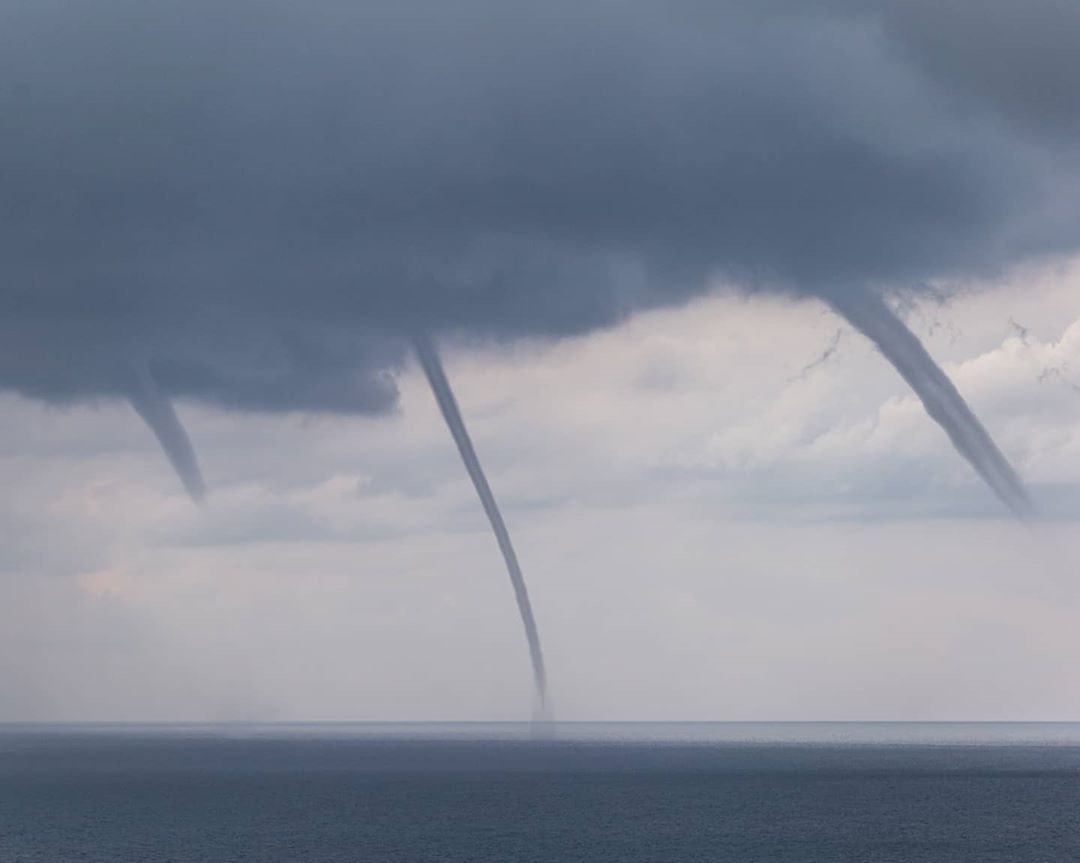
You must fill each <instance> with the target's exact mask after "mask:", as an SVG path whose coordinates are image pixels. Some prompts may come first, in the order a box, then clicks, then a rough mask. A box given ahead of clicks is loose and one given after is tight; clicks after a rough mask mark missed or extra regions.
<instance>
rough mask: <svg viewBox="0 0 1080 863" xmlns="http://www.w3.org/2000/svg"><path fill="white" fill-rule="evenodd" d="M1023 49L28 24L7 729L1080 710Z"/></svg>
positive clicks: (1062, 125) (1055, 268)
mask: <svg viewBox="0 0 1080 863" xmlns="http://www.w3.org/2000/svg"><path fill="white" fill-rule="evenodd" d="M1018 8H1019V7H1018V5H1017V4H1015V3H1011V2H1005V0H986V2H982V3H975V2H952V0H944V2H929V0H928V2H922V0H910V2H888V0H880V2H868V3H858V4H856V3H847V2H841V0H836V2H822V3H817V4H806V3H799V2H794V0H792V2H783V0H771V2H749V0H746V2H735V0H723V2H712V3H700V2H690V0H686V2H681V0H676V2H672V3H667V4H663V5H662V6H661V5H660V4H653V3H643V2H628V3H611V2H596V3H586V4H581V3H573V4H572V3H566V2H562V0H554V2H549V3H544V4H526V3H518V2H506V0H502V2H493V0H463V2H456V3H452V4H449V3H442V2H433V0H432V2H426V0H405V2H402V0H397V2H393V3H391V2H376V0H371V2H361V3H353V4H345V3H336V2H327V0H314V2H311V3H307V4H304V6H303V7H302V9H301V7H298V6H297V5H295V4H291V3H284V2H275V0H263V2H240V0H226V2H216V3H212V4H211V3H204V2H192V3H188V4H182V5H181V4H176V3H168V2H140V3H135V2H125V0H104V2H99V3H95V4H93V6H90V5H86V4H65V3H57V2H42V0H34V2H29V0H9V2H4V3H3V4H2V5H0V109H2V112H3V116H5V117H7V118H16V119H17V122H12V123H10V125H9V128H6V130H5V133H4V135H3V136H0V166H2V167H0V183H2V184H3V188H4V194H3V196H2V198H0V227H2V234H0V237H2V239H0V250H2V254H0V273H2V275H3V279H2V280H0V428H2V429H3V434H2V435H0V464H2V465H3V476H4V480H5V486H6V494H5V495H4V496H3V499H2V501H0V540H2V541H0V721H21V720H53V721H76V720H192V721H210V720H354V719H355V720H445V719H493V720H503V719H522V718H527V717H528V716H529V715H530V710H531V709H532V705H533V704H534V699H535V698H536V696H537V693H539V695H540V700H541V701H542V700H543V695H544V686H545V681H546V685H547V686H548V687H549V692H550V695H551V699H552V703H553V704H554V705H555V708H556V709H557V715H558V717H559V719H583V720H584V719H596V720H635V719H642V720H692V719H717V720H720V719H732V720H743V719H791V720H797V719H838V720H839V719H897V720H923V719H943V720H944V719H964V720H983V719H1025V720H1026V719H1031V720H1042V719H1078V718H1080V690H1078V689H1077V687H1076V686H1075V682H1074V678H1075V673H1074V667H1075V661H1076V657H1077V656H1078V655H1080V635H1077V627H1076V626H1075V621H1076V616H1077V612H1078V611H1080V589H1078V587H1077V585H1076V583H1075V573H1076V572H1077V571H1080V570H1078V564H1080V532H1078V531H1077V529H1076V527H1077V520H1078V519H1080V240H1078V237H1080V152H1078V150H1077V148H1076V146H1075V139H1076V134H1077V131H1078V129H1080V97H1078V90H1077V88H1076V87H1075V86H1074V82H1075V81H1077V80H1080V6H1077V5H1076V4H1075V3H1072V2H1066V0H1034V2H1029V3H1025V4H1023V16H1022V17H1021V16H1020V14H1019V13H1018ZM976 46H977V48H976ZM1021 71H1022V73H1021ZM478 498H479V499H478ZM493 531H494V534H495V537H494V538H493V536H492V533H493ZM511 536H512V537H513V540H512V544H511V539H510V537H511ZM500 552H501V554H500ZM519 564H520V566H519ZM508 575H509V578H508ZM526 584H527V591H526V588H525V585H526ZM541 644H542V645H543V648H542V655H541V647H540V645H541ZM530 669H531V671H530Z"/></svg>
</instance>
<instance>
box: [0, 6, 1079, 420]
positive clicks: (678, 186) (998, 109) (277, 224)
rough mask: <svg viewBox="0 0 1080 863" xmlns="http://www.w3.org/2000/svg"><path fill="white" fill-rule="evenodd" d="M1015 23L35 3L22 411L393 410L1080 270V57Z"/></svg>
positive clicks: (23, 121) (8, 23) (8, 133)
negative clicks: (552, 371) (901, 300)
mask: <svg viewBox="0 0 1080 863" xmlns="http://www.w3.org/2000/svg"><path fill="white" fill-rule="evenodd" d="M990 6H991V7H992V9H991V11H990V12H988V13H987V14H983V12H984V8H985V7H984V6H983V4H980V3H976V2H974V0H971V2H965V3H957V2H950V3H942V4H929V3H913V4H892V3H882V4H879V5H874V4H858V5H856V4H848V3H822V4H819V5H816V6H813V8H809V6H808V4H796V3H784V2H774V3H765V4H758V3H749V2H744V3H740V2H714V3H698V2H676V3H666V4H643V3H612V2H596V3H588V4H580V3H575V4H571V3H568V2H560V0H555V2H551V3H545V4H532V3H529V4H526V3H518V2H505V0H501V2H494V0H464V2H456V3H443V2H433V0H432V2H426V0H404V2H402V0H396V2H393V3H391V2H363V3H356V4H347V3H338V2H328V0H315V2H312V3H306V4H304V5H303V6H302V7H301V6H297V5H296V4H293V3H285V2H274V0H263V2H241V0H226V2H217V3H213V4H209V3H200V2H195V3H185V4H180V3H167V2H140V3H135V2H129V0H107V2H102V3H96V4H93V5H89V4H70V3H59V2H41V0H35V1H34V2H28V0H17V2H10V3H7V4H5V5H4V7H3V9H2V10H0V58H2V59H0V81H2V82H3V83H2V84H0V111H2V112H3V116H5V117H7V118H9V120H10V121H11V122H9V124H8V125H7V128H6V130H5V134H4V136H3V137H2V139H0V165H2V166H3V168H2V169H0V170H2V176H0V181H2V184H3V189H4V194H3V196H2V197H0V227H2V236H3V239H2V240H0V242H2V244H3V248H2V256H0V260H2V261H3V264H2V267H3V275H4V279H3V281H2V283H0V328H2V330H0V386H4V387H7V388H12V389H16V390H19V391H21V392H23V393H26V394H29V395H32V396H36V397H42V398H46V399H51V400H57V399H70V398H80V397H87V396H96V395H103V394H104V395H108V394H115V395H124V394H126V393H125V390H124V387H125V386H126V383H127V380H128V377H127V375H128V374H129V370H130V368H131V363H132V362H135V363H145V364H147V367H149V368H150V369H151V370H152V372H153V375H154V380H155V381H156V382H157V385H158V387H159V388H160V390H161V392H162V393H163V394H164V395H165V396H169V395H172V396H177V395H180V396H191V397H197V398H201V399H204V400H208V401H212V402H217V403H220V404H224V405H227V406H230V407H236V408H240V409H250V410H326V411H348V412H379V411H384V410H386V409H388V408H390V407H391V406H392V405H393V404H394V402H395V398H396V390H395V386H394V382H393V372H394V370H395V369H396V368H397V367H398V366H399V365H400V363H401V362H402V360H403V357H404V355H405V354H404V349H403V342H402V341H401V340H400V338H399V336H400V335H401V334H402V333H407V332H411V331H413V330H414V329H415V328H416V327H424V328H426V329H429V330H433V331H439V330H445V329H461V328H464V329H468V330H470V331H473V332H476V333H480V334H487V335H493V336H496V337H511V336H514V335H517V334H547V335H561V334H568V333H579V332H583V331H587V330H589V329H591V328H594V327H598V326H603V325H607V324H610V323H611V322H613V321H616V320H618V319H619V318H620V317H622V316H624V315H626V314H628V313H630V312H632V311H633V310H634V309H636V308H640V307H645V306H651V305H657V304H663V303H671V302H679V301H681V300H683V299H685V298H686V297H689V296H692V295H693V294H695V293H698V292H702V291H704V290H705V289H706V286H707V283H708V281H709V277H710V276H713V275H717V276H722V277H724V278H726V279H728V280H732V281H734V282H736V283H738V284H741V285H742V286H743V287H744V288H746V289H763V288H764V289H777V290H785V291H792V292H804V293H823V292H826V291H829V292H836V291H863V290H869V289H873V290H878V289H881V288H885V287H889V288H893V289H897V288H901V289H902V288H904V287H905V286H909V285H913V284H917V283H918V282H919V281H920V280H924V279H928V278H932V277H935V276H942V275H946V274H958V273H959V274H965V273H975V272H981V271H986V270H988V269H992V268H994V267H997V266H1001V265H1004V264H1008V263H1009V262H1011V261H1013V260H1015V259H1017V258H1018V257H1021V256H1024V255H1029V254H1033V253H1038V252H1043V251H1055V250H1058V249H1061V248H1063V247H1065V246H1066V245H1067V244H1068V243H1069V242H1071V241H1072V237H1071V236H1070V234H1075V229H1076V227H1077V220H1076V219H1075V210H1074V207H1075V205H1074V204H1073V203H1072V202H1073V201H1074V200H1075V198H1073V197H1071V196H1070V194H1069V193H1070V191H1071V189H1073V188H1075V185H1074V180H1075V172H1073V169H1074V168H1075V164H1074V162H1073V161H1071V159H1070V156H1069V154H1068V153H1067V152H1065V151H1064V150H1063V148H1061V147H1060V135H1059V130H1060V129H1062V128H1066V127H1069V126H1070V125H1072V124H1075V122H1076V121H1077V106H1076V103H1075V94H1074V93H1073V91H1072V89H1071V88H1070V87H1068V86H1067V85H1066V83H1065V82H1064V81H1063V80H1062V75H1063V74H1064V73H1065V72H1069V71H1071V69H1072V67H1074V66H1075V65H1076V61H1075V59H1074V58H1075V57H1076V56H1077V55H1080V50H1077V51H1075V52H1069V51H1066V50H1064V48H1063V47H1061V46H1062V44H1063V41H1064V42H1070V40H1071V41H1077V40H1080V36H1077V35H1076V34H1077V30H1076V29H1075V28H1074V29H1073V30H1072V31H1068V30H1064V29H1063V28H1062V26H1061V23H1062V16H1065V17H1068V16H1069V15H1070V14H1071V13H1070V12H1069V10H1068V7H1067V5H1065V4H1062V3H1055V2H1052V0H1039V2H1036V3H1034V4H1031V5H1025V9H1028V10H1029V12H1028V14H1027V15H1026V17H1025V18H1024V20H1023V22H1022V26H1019V27H1013V26H1012V25H1011V24H1010V23H1009V22H1008V20H1006V17H1003V16H1008V14H1009V12H1008V10H1009V6H1008V4H1005V3H1003V2H998V3H993V4H990ZM1002 21H1004V22H1005V23H1004V24H1003V23H1001V22H1002ZM1070 32H1071V35H1070ZM969 33H970V34H971V39H970V40H968V41H965V35H966V34H969ZM1014 36H1015V37H1016V39H1020V41H1021V44H1019V45H1017V44H1014V41H1015V39H1014ZM1044 38H1045V39H1047V40H1049V42H1048V44H1050V45H1052V46H1055V47H1054V50H1053V51H1052V52H1051V53H1052V56H1043V55H1041V54H1039V52H1038V51H1036V47H1037V45H1038V43H1039V40H1040V39H1044ZM959 44H963V45H965V46H966V47H965V50H964V51H962V52H958V51H954V50H952V46H954V45H959ZM980 45H985V49H986V50H985V51H982V50H980V49H979V46H980ZM1025 45H1030V46H1032V47H1031V49H1030V50H1026V49H1025V47H1024V46H1025ZM1002 46H1004V48H1007V49H1008V50H1009V51H1011V52H1012V54H1011V55H1010V58H1009V59H1011V60H1012V61H1013V62H1012V63H1011V66H1012V68H1013V69H1014V70H1015V69H1018V66H1017V63H1018V62H1019V61H1022V60H1024V59H1025V58H1026V59H1027V60H1030V61H1031V62H1030V64H1029V66H1028V67H1026V72H1025V74H1027V73H1030V75H1031V76H1034V80H1035V81H1042V83H1043V84H1045V87H1043V88H1042V89H1041V90H1040V92H1042V93H1043V94H1044V95H1043V98H1042V101H1039V102H1038V103H1037V104H1033V103H1031V102H1030V100H1028V99H1026V98H1023V92H1021V91H1022V88H1020V84H1019V83H1017V82H1018V81H1019V80H1020V78H1021V77H1022V76H1021V73H1020V72H1019V71H1016V72H1015V75H1014V76H1010V72H1009V66H1008V65H1005V64H999V63H996V62H994V59H993V57H992V56H990V55H992V54H993V52H994V51H996V50H999V49H1002ZM1066 47H1072V46H1071V45H1068V46H1066ZM1077 47H1078V48H1080V46H1077ZM1025 51H1026V53H1025ZM1024 80H1025V81H1028V82H1029V84H1028V85H1029V86H1036V84H1034V83H1030V81H1031V79H1030V78H1025V79H1024ZM1075 80H1076V76H1075V75H1072V76H1071V77H1070V78H1069V81H1075ZM1018 88H1020V89H1018ZM1018 93H1019V95H1018ZM1025 106H1027V107H1025ZM1051 179H1052V180H1053V181H1052V182H1051ZM1070 184H1073V185H1070Z"/></svg>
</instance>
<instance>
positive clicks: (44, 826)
mask: <svg viewBox="0 0 1080 863" xmlns="http://www.w3.org/2000/svg"><path fill="white" fill-rule="evenodd" d="M578 860H580V861H620V863H625V861H747V863H750V861H790V863H795V861H799V863H803V861H805V863H811V861H812V863H823V861H853V863H855V861H858V863H878V861H882V863H884V861H895V863H915V861H934V863H942V861H980V862H981V863H982V861H1025V863H1039V861H1047V863H1051V861H1052V863H1061V861H1080V725H1071V724H1045V725H1043V724H1000V725H999V724H986V725H983V724H980V725H966V724H943V725H935V724H930V725H921V724H910V725H909V724H874V723H870V724H801V723H800V724H700V725H699V724H677V725H668V724H648V725H646V724H625V725H624V724H612V725H595V724H575V723H571V724H567V725H562V724H560V725H558V726H555V727H550V728H547V729H544V730H543V733H539V732H537V731H536V730H535V729H532V728H530V726H528V725H512V724H511V725H292V726H239V725H229V726H168V727H166V726H6V727H0V861H2V863H66V861H90V863H97V861H100V863H158V861H172V863H189V861H190V863H196V861H197V863H219V861H220V862H221V863H224V862H225V861H229V863H238V861H260V863H261V861H267V863H270V861H297V863H301V861H302V863H323V861H325V863H331V861H333V863H339V861H365V863H379V861H395V863H398V861H401V863H427V861H470V863H486V861H537V863H539V861H544V863H548V861H552V863H554V861H578Z"/></svg>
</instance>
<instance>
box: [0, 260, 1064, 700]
mask: <svg viewBox="0 0 1080 863" xmlns="http://www.w3.org/2000/svg"><path fill="white" fill-rule="evenodd" d="M1019 286H1023V290H1019V289H1018V288H1019ZM968 287H971V286H968ZM909 321H910V322H911V325H912V327H913V329H914V330H915V331H916V332H917V333H918V334H919V335H920V336H922V337H924V338H925V340H926V342H927V344H928V346H929V347H930V349H931V351H932V352H933V353H934V354H935V355H936V356H937V357H938V358H939V359H941V360H942V361H943V363H944V364H945V367H946V369H947V370H948V371H949V372H950V373H951V374H952V376H953V378H954V380H955V381H956V382H957V384H958V386H959V387H960V389H961V391H962V392H963V393H964V394H965V395H966V396H968V398H969V399H970V401H971V403H972V405H973V407H974V408H975V409H976V410H977V411H979V412H980V414H981V416H982V417H983V419H984V422H985V423H986V425H987V427H988V428H989V429H990V430H991V431H992V433H993V434H994V435H995V436H996V437H997V439H998V441H999V442H1000V443H1001V446H1002V448H1003V450H1004V451H1005V452H1006V454H1007V455H1008V456H1009V457H1010V458H1011V459H1012V460H1013V462H1014V464H1015V465H1016V466H1017V468H1018V470H1019V471H1020V472H1021V474H1022V475H1023V476H1024V477H1025V478H1026V479H1027V480H1028V482H1029V484H1030V486H1031V489H1032V493H1033V496H1034V497H1035V498H1036V500H1037V501H1038V504H1039V506H1040V508H1041V509H1042V510H1043V512H1044V513H1045V515H1046V516H1047V518H1046V520H1045V523H1040V524H1037V525H1034V526H1022V525H1020V524H1018V523H1016V522H1014V521H1011V520H1009V519H1007V518H1006V515H1005V512H1004V510H1003V509H1002V508H1001V506H1000V504H998V502H997V501H995V500H994V498H993V496H992V495H990V493H989V492H988V491H987V490H986V489H985V488H984V487H983V486H982V484H981V483H980V482H979V481H978V479H977V477H976V476H975V474H974V472H973V471H971V470H970V468H969V467H968V466H967V465H966V464H965V463H964V462H963V461H961V460H960V459H958V458H957V457H956V456H955V453H954V452H953V451H952V449H951V448H950V446H949V444H948V441H947V439H946V437H945V436H944V435H943V434H942V433H941V431H940V429H939V428H938V427H937V426H936V425H935V424H934V423H933V422H931V421H930V420H929V419H928V418H927V417H926V415H925V414H924V413H923V411H922V410H921V408H920V406H919V405H918V403H917V401H916V400H915V399H914V397H913V396H912V395H911V394H910V392H909V391H908V390H907V389H906V387H905V385H904V383H903V382H902V381H901V380H900V378H899V377H898V376H897V375H896V374H895V372H894V371H893V370H892V369H891V368H890V367H889V366H888V365H887V364H886V363H885V362H884V361H883V359H882V358H881V357H880V355H878V354H877V353H876V351H875V350H874V349H873V348H872V346H871V345H870V344H869V343H868V342H867V341H866V340H865V339H864V338H863V337H861V336H860V335H858V334H857V333H854V332H853V331H852V330H851V329H850V328H849V327H847V326H846V325H845V324H844V323H843V322H842V321H840V320H839V319H838V318H837V317H836V316H835V315H833V314H832V313H830V312H828V311H827V310H826V309H825V307H824V306H823V305H821V304H818V303H816V302H812V301H807V302H802V303H797V304H796V303H790V302H787V301H780V300H768V299H751V300H743V299H733V298H730V297H719V298H714V299H707V300H702V301H697V302H695V303H693V304H691V305H689V306H687V307H685V308H679V309H676V310H667V311H659V312H653V313H649V314H646V315H642V316H640V317H637V318H634V319H633V320H631V321H630V322H628V323H626V324H624V325H622V326H620V327H617V328H615V329H612V330H610V331H607V332H603V333H600V334H594V335H590V336H585V337H580V338H573V339H568V340H565V341H562V342H559V343H555V344H552V343H547V342H526V343H518V344H516V345H515V346H513V348H512V349H506V348H497V347H491V346H489V345H483V344H480V345H473V346H469V345H463V344H459V345H456V346H454V347H453V348H452V349H450V350H448V351H447V352H446V357H445V362H446V365H447V369H448V371H449V372H450V373H451V374H452V375H453V379H454V381H455V383H456V386H457V391H458V396H459V400H460V402H461V404H462V408H463V409H464V410H465V411H466V413H467V415H468V417H469V419H470V422H471V425H472V430H473V435H474V438H475V439H476V443H477V447H478V449H479V450H480V454H481V456H482V457H485V458H486V464H487V468H488V471H489V474H490V477H491V480H492V483H493V485H494V487H495V489H496V492H497V493H498V494H499V496H500V497H501V500H502V502H503V504H504V509H505V512H506V516H507V520H508V521H509V523H510V526H511V528H512V530H513V531H514V535H515V538H516V541H517V543H518V546H519V553H520V556H521V559H522V562H523V564H524V566H525V570H526V574H527V575H528V576H529V578H530V583H531V590H532V594H533V599H534V603H535V606H536V611H537V616H538V618H539V622H540V625H541V629H542V632H543V635H544V638H545V646H546V649H547V654H548V665H549V673H550V677H551V681H552V694H553V697H554V701H555V706H556V709H557V711H558V715H559V716H560V717H562V718H566V719H763V718H769V719H851V718H872V719H1000V718H1010V719H1065V718H1073V719H1075V718H1077V717H1078V716H1080V691H1078V689H1077V687H1076V686H1075V663H1076V658H1077V656H1078V655H1080V635H1078V634H1077V633H1078V631H1080V630H1078V628H1077V626H1076V619H1077V615H1078V614H1080V589H1078V586H1077V584H1076V581H1075V573H1076V572H1077V571H1078V564H1080V532H1078V530H1077V519H1078V518H1080V262H1073V263H1069V262H1064V261H1063V262H1059V263H1055V264H1053V265H1047V266H1042V267H1039V268H1036V269H1025V270H1022V271H1019V272H1017V273H1015V274H1013V275H1012V276H1011V277H1010V278H1008V279H1006V280H1003V281H1002V282H1000V283H996V284H993V285H988V286H981V289H980V290H979V291H977V292H975V293H974V294H971V295H968V296H965V297H960V298H958V299H955V300H953V301H951V302H950V303H948V304H947V305H939V304H937V303H934V302H929V301H928V302H925V303H923V304H920V305H919V306H918V307H917V308H914V309H912V310H910V313H909ZM1021 328H1022V329H1021ZM837 333H839V336H837ZM834 346H835V349H834V350H833V347H834ZM825 354H828V356H827V357H825ZM401 388H402V401H401V409H400V412H399V413H398V414H396V415H392V416H386V417H382V418H377V419H364V418H360V419H353V420H348V419H344V418H341V417H326V416H323V417H314V418H304V417H301V416H279V417H269V418H268V417H265V416H259V415H255V416H252V415H247V414H244V413H240V412H227V411H222V410H218V409H205V408H200V407H197V406H195V405H191V404H187V403H181V405H180V410H181V411H182V413H183V415H184V417H185V418H186V420H187V423H188V426H189V431H190V434H191V437H192V439H193V440H194V441H195V443H196V444H197V446H198V448H199V451H200V454H201V456H202V458H203V462H204V471H205V474H206V476H207V479H208V482H209V483H210V485H211V486H212V488H213V491H212V493H211V496H210V498H209V500H208V502H207V504H206V506H205V507H204V508H198V507H196V506H194V505H193V504H192V503H191V502H190V501H189V500H188V499H187V498H186V497H185V496H184V495H183V492H182V489H181V487H180V485H179V484H178V483H177V481H176V478H175V477H174V476H173V475H172V474H171V472H170V470H169V468H168V464H167V462H166V461H165V460H164V459H163V458H161V455H160V453H159V452H158V451H157V449H156V447H155V446H154V444H153V440H152V438H151V437H150V436H149V435H147V434H146V433H145V430H144V429H143V428H141V427H140V425H139V423H138V422H135V421H133V417H134V414H133V412H132V411H131V408H130V407H129V406H127V405H126V404H123V403H116V402H103V403H100V404H90V405H84V406H79V407H75V408H56V407H43V406H42V405H41V404H39V403H37V402H32V401H27V400H24V399H22V398H20V397H16V396H10V395H9V396H5V397H4V398H3V401H2V402H0V415H2V417H3V427H4V429H5V436H4V440H3V443H2V446H3V450H2V464H3V472H4V477H5V482H6V485H7V493H6V494H5V495H4V498H3V504H2V510H0V535H2V537H3V543H2V549H3V551H2V555H3V556H2V558H0V561H2V562H0V566H2V569H3V576H4V577H3V580H2V582H0V591H2V601H0V609H2V610H0V615H2V617H3V625H2V627H0V647H2V649H0V656H2V657H3V658H2V660H0V683H2V685H0V715H2V717H3V718H4V719H7V720H15V719H159V720H164V719H190V720H215V719H216V720H224V719H227V720H236V719H243V720H247V719H281V720H285V719H448V718H452V719H519V718H525V717H527V716H528V711H529V703H530V697H531V696H530V681H529V677H528V674H527V667H528V666H527V663H528V658H527V654H526V651H525V645H524V640H523V638H522V637H521V633H520V628H519V621H518V619H517V616H516V612H515V610H514V606H513V598H512V594H511V591H510V588H509V585H508V584H507V582H506V577H505V573H504V572H503V569H502V564H501V561H500V560H499V557H498V553H497V550H496V548H495V545H494V542H493V540H492V538H491V536H490V532H489V530H488V527H487V524H486V522H485V521H484V518H483V514H482V511H481V510H480V508H479V506H478V504H477V502H476V500H475V496H474V494H473V492H472V489H471V488H470V487H469V485H468V481H467V479H466V477H465V475H464V472H463V471H462V468H461V465H460V463H459V461H458V459H457V455H456V453H455V452H454V450H453V447H452V444H451V442H450V440H449V437H448V435H447V434H446V433H445V430H444V428H443V426H442V423H441V420H440V419H439V417H438V414H437V411H436V408H435V406H434V402H433V400H432V398H431V396H430V393H429V392H428V391H427V389H426V386H425V385H424V383H423V380H422V377H421V376H420V375H419V373H418V371H417V370H416V369H415V368H410V369H409V370H408V371H407V372H406V373H405V374H404V375H403V377H402V378H401Z"/></svg>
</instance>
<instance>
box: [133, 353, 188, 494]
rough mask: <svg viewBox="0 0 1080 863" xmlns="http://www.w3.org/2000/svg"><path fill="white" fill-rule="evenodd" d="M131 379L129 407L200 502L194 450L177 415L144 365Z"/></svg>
mask: <svg viewBox="0 0 1080 863" xmlns="http://www.w3.org/2000/svg"><path fill="white" fill-rule="evenodd" d="M133 376H134V378H135V384H134V386H133V387H132V390H131V394H130V397H129V398H130V401H131V406H132V407H133V408H134V409H135V412H136V413H137V414H138V415H139V416H140V417H142V419H143V422H145V423H146V424H147V426H149V427H150V431H152V432H153V433H154V437H156V438H157V441H158V443H159V444H160V445H161V448H162V450H164V452H165V455H166V456H167V457H168V459H169V463H170V464H171V465H172V466H173V470H175V471H176V475H177V476H178V477H180V482H181V483H183V485H184V490H185V491H186V492H187V493H188V497H190V498H191V499H192V500H193V501H195V502H196V503H201V502H202V501H203V499H204V498H205V497H206V484H205V483H204V482H203V478H202V472H201V471H200V470H199V461H198V459H197V458H196V456H195V448H194V447H193V446H192V445H191V440H190V439H189V438H188V434H187V431H185V429H184V426H183V423H181V422H180V417H178V416H177V415H176V409H175V408H174V407H173V405H172V402H171V401H169V399H168V397H167V396H165V395H163V394H162V392H161V390H159V389H158V386H157V384H156V383H155V382H154V379H153V377H152V376H151V374H150V370H149V369H148V368H147V367H146V366H144V365H142V366H136V367H135V368H134V375H133Z"/></svg>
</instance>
